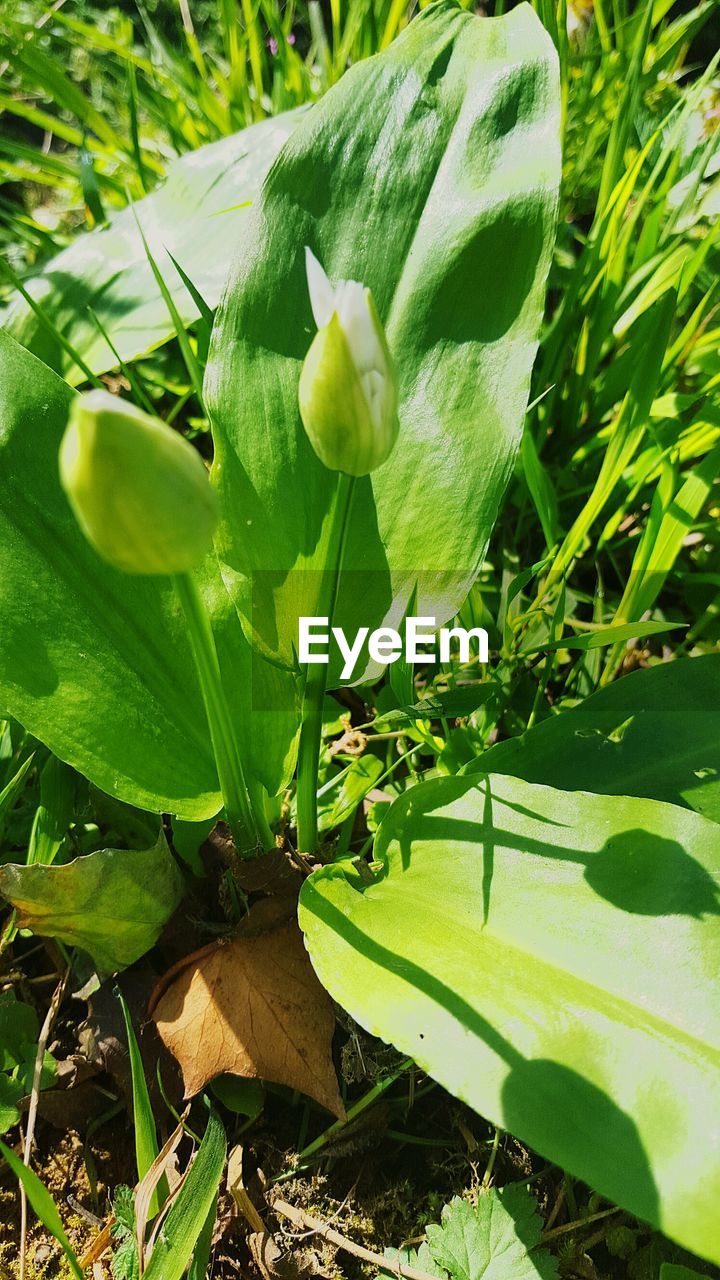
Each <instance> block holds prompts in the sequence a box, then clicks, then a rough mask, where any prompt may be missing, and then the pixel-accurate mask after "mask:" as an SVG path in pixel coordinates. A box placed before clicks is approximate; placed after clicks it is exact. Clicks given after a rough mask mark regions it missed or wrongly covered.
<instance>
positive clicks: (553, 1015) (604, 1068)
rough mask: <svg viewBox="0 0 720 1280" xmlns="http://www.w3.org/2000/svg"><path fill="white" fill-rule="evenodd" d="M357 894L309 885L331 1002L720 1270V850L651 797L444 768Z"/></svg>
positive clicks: (344, 867) (384, 836)
mask: <svg viewBox="0 0 720 1280" xmlns="http://www.w3.org/2000/svg"><path fill="white" fill-rule="evenodd" d="M375 856H376V858H377V859H378V860H379V861H380V862H381V864H382V870H381V871H380V873H379V874H378V876H377V877H376V878H375V880H374V881H373V883H372V884H370V885H369V886H368V885H365V884H363V882H362V881H361V878H360V875H359V873H358V872H357V871H356V870H355V869H354V868H353V867H352V865H351V864H350V863H349V862H345V863H335V864H334V865H332V866H329V867H324V868H323V869H322V870H320V871H318V872H316V873H315V874H314V875H313V876H311V877H310V879H309V880H307V881H306V882H305V884H304V886H303V889H302V893H301V899H300V922H301V926H302V928H303V930H304V932H305V936H306V942H307V945H308V948H309V951H310V956H311V958H312V962H313V965H314V967H315V969H316V971H317V974H318V977H319V978H320V981H321V982H322V983H323V984H324V985H325V986H326V987H327V989H328V991H329V992H330V994H331V996H332V997H333V998H334V999H335V1000H337V1001H339V1003H340V1004H342V1005H343V1007H344V1008H345V1009H347V1011H348V1012H349V1013H350V1014H351V1016H352V1017H354V1018H355V1019H356V1020H357V1021H358V1022H359V1023H360V1024H361V1025H362V1026H363V1027H365V1028H366V1030H368V1031H369V1032H370V1033H371V1034H373V1035H378V1036H380V1037H382V1038H383V1039H384V1040H387V1041H390V1042H391V1043H392V1044H394V1045H395V1046H396V1047H397V1048H398V1050H399V1051H400V1052H401V1053H403V1054H408V1055H411V1056H412V1057H413V1058H414V1059H415V1060H416V1061H417V1062H418V1063H419V1065H420V1066H421V1067H422V1068H423V1069H424V1070H426V1071H428V1072H429V1073H430V1075H432V1076H433V1077H434V1078H435V1079H437V1080H438V1081H439V1082H440V1083H441V1084H442V1085H443V1086H444V1087H445V1088H447V1089H449V1090H450V1092H451V1093H454V1094H455V1095H456V1096H457V1097H459V1098H462V1099H463V1100H464V1101H465V1102H467V1103H469V1104H470V1105H471V1106H473V1107H474V1108H475V1109H476V1110H477V1111H479V1112H480V1113H481V1114H482V1115H483V1116H485V1117H487V1118H488V1119H489V1120H491V1121H493V1122H494V1123H495V1124H497V1125H499V1126H500V1127H502V1128H503V1129H506V1130H508V1131H509V1132H510V1133H513V1134H515V1135H516V1136H517V1137H518V1138H519V1139H520V1140H521V1141H523V1142H526V1143H527V1144H528V1145H529V1146H530V1147H532V1148H534V1149H535V1150H536V1151H538V1152H540V1153H541V1154H542V1155H543V1156H545V1157H547V1158H548V1159H550V1160H552V1161H554V1162H556V1163H557V1164H559V1165H561V1166H562V1167H563V1168H564V1169H567V1170H569V1171H570V1173H572V1174H573V1175H575V1176H576V1177H579V1178H582V1179H583V1180H584V1181H586V1182H588V1183H589V1184H590V1185H591V1186H592V1187H594V1188H595V1189H596V1190H597V1191H599V1192H600V1193H601V1194H602V1195H605V1196H607V1197H608V1198H609V1199H611V1200H613V1201H614V1202H615V1203H617V1204H619V1205H621V1206H622V1207H623V1208H625V1209H628V1210H630V1211H631V1212H632V1213H635V1214H637V1216H638V1217H640V1218H642V1219H644V1220H646V1221H647V1222H649V1223H651V1224H652V1225H653V1226H655V1227H658V1228H660V1229H661V1230H662V1231H664V1232H665V1233H666V1234H667V1235H669V1236H670V1237H672V1238H673V1239H675V1240H677V1241H678V1242H679V1243H680V1244H682V1245H684V1246H685V1247H686V1248H688V1249H691V1250H693V1251H694V1252H696V1253H699V1254H701V1255H702V1256H704V1257H707V1258H708V1259H710V1260H712V1261H715V1262H718V1261H720V1219H719V1218H718V1215H717V1211H716V1208H717V1203H718V1196H720V1161H718V1158H717V1151H718V1143H719V1141H720V1129H719V1128H718V1116H719V1115H720V1004H719V1003H718V1000H717V990H716V985H717V974H718V971H719V966H720V842H719V841H718V838H717V827H716V826H715V824H714V823H711V822H708V821H706V820H705V819H704V818H701V817H700V816H699V815H698V814H696V813H692V812H690V811H689V810H687V809H681V808H678V807H675V806H673V805H668V804H661V803H659V802H658V801H654V800H640V799H632V798H626V797H620V796H611V797H608V796H598V795H590V794H587V793H584V792H563V791H556V790H553V789H552V788H549V787H542V786H538V785H535V784H530V783H527V782H524V781H521V780H520V779H516V778H506V777H502V776H501V775H497V774H496V775H491V776H490V778H489V779H488V778H474V777H473V778H467V777H466V778H442V779H437V780H431V781H428V782H424V783H420V784H418V785H417V786H415V787H413V788H411V789H410V790H409V791H408V792H407V793H406V794H405V795H403V796H402V797H401V798H400V799H399V800H398V801H396V803H395V804H394V805H393V807H392V809H391V810H390V812H389V814H388V815H387V817H386V818H385V821H384V822H383V824H382V826H381V828H380V833H379V837H378V841H377V845H376V855H375Z"/></svg>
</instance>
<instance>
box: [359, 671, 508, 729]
mask: <svg viewBox="0 0 720 1280" xmlns="http://www.w3.org/2000/svg"><path fill="white" fill-rule="evenodd" d="M494 692H495V686H494V685H493V684H489V683H487V682H486V683H483V684H480V683H478V684H472V685H460V686H459V688H457V689H448V691H447V693H433V694H430V695H429V696H428V697H427V698H422V699H421V701H420V702H415V703H413V705H412V706H411V707H397V708H394V709H393V710H391V711H383V713H382V715H379V716H376V717H375V719H374V720H373V721H372V724H371V728H373V729H377V730H378V732H379V733H384V732H385V731H386V730H388V729H404V728H411V727H412V725H413V724H415V722H416V721H417V720H437V719H439V718H440V719H442V718H446V719H448V720H451V719H452V720H454V719H458V718H462V717H463V716H469V715H472V713H473V711H477V709H478V707H481V706H482V704H483V703H484V702H487V700H488V698H489V697H490V696H491V695H492V694H493V693H494Z"/></svg>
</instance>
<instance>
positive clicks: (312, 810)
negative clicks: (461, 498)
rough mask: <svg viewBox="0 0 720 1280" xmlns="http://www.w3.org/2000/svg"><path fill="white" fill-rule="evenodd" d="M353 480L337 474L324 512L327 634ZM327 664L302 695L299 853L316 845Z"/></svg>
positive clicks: (315, 669) (319, 666) (312, 668)
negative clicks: (325, 515)
mask: <svg viewBox="0 0 720 1280" xmlns="http://www.w3.org/2000/svg"><path fill="white" fill-rule="evenodd" d="M354 487H355V477H354V476H348V475H345V474H344V472H340V473H339V476H338V484H337V489H336V491H335V498H334V501H333V505H332V507H331V509H330V511H329V513H328V517H327V521H328V529H327V535H326V538H325V566H324V569H323V575H322V584H321V587H320V591H319V599H318V604H317V612H318V614H319V615H320V616H322V617H327V619H328V630H329V631H330V629H331V627H332V624H333V617H334V615H335V606H336V604H337V597H338V590H339V586H340V571H341V568H342V561H343V555H344V552H345V544H346V542H347V535H348V529H349V527H350V508H351V506H352V497H353V490H354ZM327 677H328V664H327V663H308V667H307V672H306V675H305V691H304V694H303V709H302V724H301V726H300V745H299V748H298V783H297V837H298V849H299V850H300V852H301V853H315V851H316V849H317V844H318V829H317V782H318V769H319V765H320V741H321V737H322V712H323V698H324V697H325V689H326V686H327Z"/></svg>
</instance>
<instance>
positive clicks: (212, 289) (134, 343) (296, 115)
mask: <svg viewBox="0 0 720 1280" xmlns="http://www.w3.org/2000/svg"><path fill="white" fill-rule="evenodd" d="M303 114H304V111H303V110H302V109H300V110H298V111H289V112H286V113H285V114H284V115H281V116H277V117H275V118H274V119H272V120H264V121H261V122H260V123H259V124H255V125H252V126H251V127H250V128H249V129H243V130H241V131H240V132H239V133H236V134H233V135H232V137H229V138H223V139H222V140H221V141H219V142H215V143H212V144H211V145H210V146H206V147H201V148H200V149H199V150H198V151H195V152H193V153H192V154H190V155H186V156H183V157H182V158H181V159H179V160H176V161H175V162H174V163H173V164H172V165H171V166H170V169H169V171H168V176H167V180H166V182H165V183H164V184H163V186H162V187H161V188H160V189H159V190H158V191H156V192H154V193H153V194H152V195H150V196H147V198H146V199H145V200H141V201H139V202H138V203H137V204H136V205H135V206H134V207H135V212H136V213H137V216H138V219H139V221H140V224H141V226H142V228H143V230H144V232H145V234H146V236H147V238H148V241H149V243H150V247H151V249H152V252H153V256H154V257H156V258H157V259H158V262H159V265H160V266H161V269H162V274H163V278H164V280H165V281H166V283H167V286H168V288H169V290H170V292H171V294H172V297H173V302H174V305H175V306H176V308H177V310H178V311H179V313H180V316H181V318H182V320H183V321H185V323H186V324H187V323H189V322H191V321H193V320H195V319H196V318H197V316H198V314H199V312H198V308H197V306H196V304H195V301H194V299H193V297H192V295H191V293H190V292H189V290H188V289H187V288H186V286H185V284H184V283H183V281H182V279H181V278H180V277H179V276H178V275H177V273H176V270H175V268H174V267H173V266H171V265H170V263H169V262H168V261H167V259H166V258H165V251H167V252H168V253H169V254H172V256H173V258H175V259H177V262H178V263H179V264H180V266H181V267H182V268H183V270H184V271H185V272H186V273H187V275H188V276H189V277H190V278H191V279H192V281H193V283H194V284H195V286H196V288H197V289H198V291H199V292H200V294H201V295H202V297H203V299H204V300H205V302H206V303H207V304H208V305H209V306H211V307H215V306H216V305H217V303H218V300H219V298H220V293H221V291H222V288H223V285H224V283H225V275H226V273H227V258H226V256H225V254H224V253H208V251H207V250H208V244H209V243H219V242H222V243H225V244H230V243H233V242H234V241H235V240H236V239H239V238H241V237H242V235H243V229H244V227H245V226H246V225H247V222H248V218H249V216H250V215H249V210H248V208H247V207H246V206H247V205H248V204H249V203H250V202H251V201H252V200H254V199H255V196H256V195H257V192H258V191H259V189H260V186H261V183H262V180H263V178H264V176H265V174H266V172H267V170H268V168H269V167H270V165H271V164H272V162H273V160H274V158H275V154H276V152H277V151H278V149H279V148H280V147H281V145H282V144H283V142H284V141H285V140H286V138H287V137H289V135H290V134H291V133H292V131H293V129H294V128H295V127H296V125H297V123H298V122H299V121H300V120H301V119H302V116H303ZM25 287H26V288H27V290H28V292H29V293H30V294H31V296H32V297H33V298H34V299H35V301H36V302H39V303H40V304H41V305H42V309H43V312H44V314H45V315H46V316H47V317H48V319H49V320H50V321H51V322H52V323H53V324H54V325H55V326H56V327H57V328H58V329H59V330H60V332H61V333H63V334H64V335H65V337H66V338H67V339H68V340H69V341H70V344H71V346H72V347H74V349H75V350H76V351H77V352H78V353H79V354H80V355H81V356H82V358H83V359H84V361H85V363H86V364H87V365H88V366H89V367H90V368H91V369H92V370H93V372H94V373H103V372H105V370H107V369H113V368H116V366H117V358H116V355H115V354H114V352H113V350H112V349H111V348H110V346H109V345H108V343H107V341H106V339H105V338H104V337H103V334H102V332H101V331H100V330H99V329H98V327H97V325H96V324H95V322H94V320H93V318H92V315H90V314H89V312H88V308H89V307H92V309H93V311H94V312H95V314H96V315H97V316H98V318H99V320H100V323H101V325H102V327H103V328H104V329H105V330H106V331H107V333H108V335H109V337H110V338H111V340H112V344H113V347H114V348H115V349H116V351H117V353H118V355H119V356H120V357H121V358H122V359H123V360H133V359H135V357H136V356H139V355H143V354H144V353H145V352H146V351H149V350H151V349H152V348H153V347H157V346H158V345H159V344H160V343H162V342H165V341H166V340H167V339H168V338H169V337H171V336H172V334H173V332H174V323H173V319H172V317H171V315H170V313H169V312H168V308H167V305H166V303H165V300H164V299H163V296H162V293H161V291H160V288H159V286H158V284H157V282H156V280H155V278H154V276H153V272H152V267H151V265H150V263H149V261H148V258H147V256H146V254H145V250H144V248H143V243H142V237H141V235H140V233H139V231H138V227H137V224H136V222H135V218H134V215H133V210H132V209H131V208H128V209H124V210H123V211H122V212H121V213H119V214H117V215H116V217H114V218H113V219H112V222H111V224H110V226H109V227H108V228H107V229H106V230H99V231H93V232H91V233H89V234H88V235H83V236H79V237H78V239H77V240H76V241H75V242H74V244H72V245H71V246H70V247H69V248H68V249H65V250H63V252H62V253H60V254H58V256H57V257H56V258H53V260H52V261H51V262H50V263H49V264H48V265H47V266H46V267H45V268H44V270H43V271H42V272H41V274H40V275H38V276H36V277H35V278H34V279H32V280H29V281H25ZM3 323H4V325H5V327H6V328H7V329H8V330H9V331H10V333H11V334H12V335H13V337H14V338H16V339H17V341H18V342H20V343H22V345H23V346H25V347H28V349H29V350H31V351H32V352H34V354H35V355H37V356H39V357H40V358H41V359H42V360H44V361H45V363H46V364H49V365H50V366H51V368H53V369H55V370H57V372H59V373H63V374H65V375H67V376H68V378H69V380H70V381H71V382H80V381H83V375H82V372H81V370H79V369H78V368H77V365H75V364H74V362H73V361H72V360H71V359H70V358H69V356H68V355H67V353H66V352H65V351H63V349H62V347H61V346H60V344H59V343H58V342H56V341H54V340H53V338H52V336H51V335H49V334H48V331H47V330H46V329H45V328H43V326H42V324H41V323H40V322H39V320H38V318H37V316H36V315H35V314H34V313H33V311H32V310H31V308H30V307H29V306H28V304H27V303H26V302H24V301H23V300H22V299H21V298H18V299H17V300H16V301H15V303H14V305H13V307H12V309H11V310H10V312H9V313H8V315H7V316H6V317H5V318H4V322H3Z"/></svg>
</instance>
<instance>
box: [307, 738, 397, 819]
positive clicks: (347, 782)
mask: <svg viewBox="0 0 720 1280" xmlns="http://www.w3.org/2000/svg"><path fill="white" fill-rule="evenodd" d="M382 773H383V763H382V760H379V759H378V757H377V756H374V755H371V754H370V753H368V754H367V755H364V756H360V757H359V759H357V760H353V762H352V764H351V765H350V768H349V769H348V771H347V773H346V774H345V777H344V778H343V780H342V782H341V784H340V790H339V791H338V793H337V796H336V798H335V802H334V804H333V806H332V808H331V810H330V812H329V813H328V814H327V815H323V820H322V821H321V824H320V825H321V827H323V829H325V830H327V829H328V828H330V827H336V826H338V825H339V824H340V823H341V822H344V821H345V819H346V818H349V817H350V815H351V813H354V812H355V810H356V809H357V807H358V805H359V804H361V803H362V801H363V800H364V799H365V796H366V795H368V794H369V793H370V792H371V791H372V789H373V787H374V786H375V784H376V783H377V781H378V778H379V777H380V775H381V774H382Z"/></svg>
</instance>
